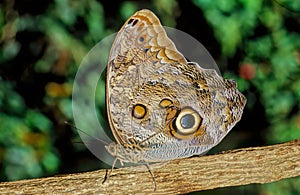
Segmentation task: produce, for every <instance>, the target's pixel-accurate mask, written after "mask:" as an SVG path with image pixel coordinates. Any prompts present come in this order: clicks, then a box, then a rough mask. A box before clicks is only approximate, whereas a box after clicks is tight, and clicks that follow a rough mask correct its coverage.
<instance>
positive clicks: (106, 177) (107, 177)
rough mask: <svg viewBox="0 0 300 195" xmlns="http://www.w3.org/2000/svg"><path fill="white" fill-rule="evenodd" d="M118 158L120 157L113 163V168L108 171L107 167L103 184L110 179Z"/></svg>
mask: <svg viewBox="0 0 300 195" xmlns="http://www.w3.org/2000/svg"><path fill="white" fill-rule="evenodd" d="M117 160H118V158H115V160H114V162H113V164H112V166H111V169H110V171H109V172H108V170H107V169H106V173H105V176H104V179H103V182H102V184H104V183H105V181H106V180H108V179H109V177H110V174H111V173H112V171H113V170H114V167H115V165H116V163H117Z"/></svg>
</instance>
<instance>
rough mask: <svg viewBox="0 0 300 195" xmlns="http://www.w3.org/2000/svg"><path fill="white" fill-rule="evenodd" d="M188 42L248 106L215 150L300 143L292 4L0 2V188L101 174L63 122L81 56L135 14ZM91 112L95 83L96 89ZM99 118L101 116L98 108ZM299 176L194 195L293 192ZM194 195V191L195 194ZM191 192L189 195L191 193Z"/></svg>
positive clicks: (299, 29) (298, 57) (297, 12)
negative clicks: (203, 51) (205, 53)
mask: <svg viewBox="0 0 300 195" xmlns="http://www.w3.org/2000/svg"><path fill="white" fill-rule="evenodd" d="M143 8H148V9H151V10H152V11H154V12H155V13H156V14H157V15H158V16H159V18H160V19H161V21H162V24H163V25H165V26H170V27H176V28H178V29H180V30H183V31H185V32H187V33H189V34H191V35H192V36H194V37H195V38H197V39H198V40H199V41H200V42H201V43H202V44H203V45H204V46H205V47H206V48H207V49H208V50H209V51H210V53H211V54H212V56H213V57H214V58H215V60H216V61H217V63H218V65H219V67H220V69H221V72H222V73H223V75H224V77H226V78H232V79H235V80H236V81H237V82H238V85H239V89H240V90H241V91H242V92H243V93H244V94H245V95H246V96H247V99H248V103H247V107H246V109H245V113H244V116H243V119H242V120H241V121H240V122H239V124H238V125H237V126H236V127H235V128H234V130H233V131H232V133H231V134H230V135H229V136H228V138H226V139H225V140H224V141H223V142H222V143H221V145H220V146H218V148H219V150H225V149H233V148H239V147H247V146H260V145H268V144H274V143H281V142H286V141H290V140H294V139H299V138H300V112H299V106H300V101H299V99H300V68H299V66H300V65H299V64H300V34H299V33H300V20H299V18H300V3H299V2H298V1H294V0H273V1H272V0H255V1H254V0H214V1H210V0H192V1H190V0H186V1H183V0H178V1H175V0H151V1H116V0H113V1H105V0H102V1H96V0H86V1H72V0H47V1H34V0H22V1H4V2H2V3H1V4H0V29H1V31H0V32H1V39H0V45H1V50H0V181H11V180H19V179H25V178H35V177H43V176H48V175H53V174H59V173H71V172H79V171H86V170H92V169H96V168H100V167H104V166H105V165H104V164H102V163H101V162H100V161H99V160H98V159H96V158H95V157H93V156H92V155H91V154H90V153H89V151H87V150H86V149H85V147H84V146H83V145H82V144H78V143H75V142H76V141H80V139H79V137H78V134H77V132H76V131H74V129H72V128H70V127H69V126H66V125H65V124H64V121H72V107H71V105H72V99H71V93H72V84H73V80H74V77H75V74H76V71H77V68H78V66H79V65H80V63H81V61H82V59H83V58H84V56H85V55H86V54H87V52H88V51H89V50H90V49H91V48H92V47H93V46H94V45H95V44H96V43H97V42H99V41H101V39H103V38H104V37H106V36H107V35H110V34H111V33H114V32H116V31H117V30H118V29H119V28H120V27H121V26H122V23H123V22H124V21H125V20H126V19H127V18H128V17H129V16H131V15H132V14H133V13H134V12H135V11H137V10H139V9H143ZM99 85H100V90H99V94H97V96H98V98H99V101H98V102H97V104H98V106H99V108H103V107H104V105H103V104H104V102H105V99H104V97H105V96H104V87H105V82H104V81H103V82H100V84H99ZM104 112H105V111H104ZM299 180H300V179H299V178H294V179H288V180H283V181H280V182H276V183H273V184H266V185H249V186H246V187H234V188H227V189H220V190H213V191H210V192H201V193H200V192H199V194H209V193H214V194H216V193H222V194H227V193H228V194H232V193H233V192H237V193H239V194H266V195H269V194H291V195H292V194H300V187H299V186H300V181H299ZM195 194H196V193H195ZM197 194H198V193H197Z"/></svg>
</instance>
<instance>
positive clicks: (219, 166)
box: [0, 140, 300, 194]
mask: <svg viewBox="0 0 300 195" xmlns="http://www.w3.org/2000/svg"><path fill="white" fill-rule="evenodd" d="M151 167H152V170H153V173H154V175H155V179H156V183H157V189H156V191H155V192H154V191H153V188H154V185H153V182H152V178H151V175H150V174H149V172H148V171H147V169H146V167H140V168H138V170H136V168H135V169H134V168H121V169H115V170H114V171H113V172H112V174H111V177H110V179H109V180H108V181H106V182H105V183H104V184H102V181H103V178H104V176H105V173H106V170H99V171H93V172H86V173H78V174H70V175H61V176H54V177H48V178H39V179H30V180H21V181H14V182H2V183H0V193H1V194H144V193H153V194H182V193H188V192H193V191H200V190H208V189H214V188H221V187H228V186H239V185H247V184H251V183H261V184H262V183H270V182H274V181H278V180H281V179H285V178H291V177H297V176H300V140H297V141H292V142H287V143H284V144H277V145H272V146H265V147H253V148H244V149H238V150H232V151H228V152H224V153H221V154H216V155H210V156H202V157H193V158H188V159H181V160H174V161H171V162H168V163H165V164H163V165H160V166H159V165H152V166H151Z"/></svg>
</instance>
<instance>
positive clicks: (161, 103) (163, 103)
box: [159, 98, 173, 108]
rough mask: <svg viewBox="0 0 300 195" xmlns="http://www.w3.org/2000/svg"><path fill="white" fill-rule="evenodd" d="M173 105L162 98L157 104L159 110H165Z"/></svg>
mask: <svg viewBox="0 0 300 195" xmlns="http://www.w3.org/2000/svg"><path fill="white" fill-rule="evenodd" d="M171 105H173V102H172V101H171V100H170V99H167V98H164V99H162V100H161V101H160V102H159V106H160V107H161V108H167V107H169V106H171Z"/></svg>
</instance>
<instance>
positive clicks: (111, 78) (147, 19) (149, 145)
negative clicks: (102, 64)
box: [106, 10, 246, 162]
mask: <svg viewBox="0 0 300 195" xmlns="http://www.w3.org/2000/svg"><path fill="white" fill-rule="evenodd" d="M106 93H107V112H108V117H109V122H110V126H111V128H112V131H113V134H114V136H115V138H116V140H117V142H118V143H119V144H120V145H121V146H122V147H125V148H133V147H134V148H139V149H140V150H142V151H143V152H142V154H139V157H138V158H139V160H136V159H135V160H128V161H145V162H152V161H154V162H156V161H163V160H171V159H176V158H183V157H187V156H192V155H196V154H201V153H204V152H206V151H207V150H209V149H210V148H212V147H213V146H215V145H216V144H217V143H219V142H220V141H221V140H222V139H223V138H224V137H225V135H226V134H227V133H228V132H229V131H230V130H231V128H232V127H233V126H234V125H235V124H236V123H237V122H238V121H239V120H240V118H241V116H242V112H243V108H244V106H245V103H246V98H245V97H244V96H243V95H242V94H241V93H240V92H239V91H238V90H237V86H236V83H235V82H234V81H230V80H224V79H223V78H222V77H220V76H219V75H218V74H217V73H216V71H215V70H206V69H202V68H201V67H200V66H199V65H198V64H196V63H188V62H187V61H186V60H185V58H184V57H183V56H182V54H181V53H180V52H178V51H177V49H176V47H175V45H174V44H173V42H172V41H171V40H170V39H169V38H168V37H167V35H166V32H165V30H164V29H163V27H162V26H161V24H160V22H159V20H158V18H157V17H156V16H155V15H154V14H153V13H152V12H151V11H149V10H141V11H138V12H136V13H135V14H134V15H133V16H132V17H130V18H129V19H128V20H127V21H126V22H125V24H124V25H123V27H122V28H121V30H120V31H119V33H118V34H117V37H116V39H115V42H114V44H113V46H112V49H111V53H110V56H109V61H108V68H107V88H106ZM119 150H120V151H118V152H116V149H114V151H115V153H122V151H121V150H122V149H120V147H119ZM123 152H125V153H128V151H127V150H126V151H123ZM132 156H134V155H132ZM126 158H127V159H130V158H131V157H126ZM132 158H134V157H132Z"/></svg>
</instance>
